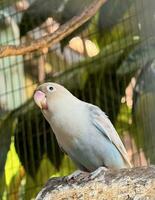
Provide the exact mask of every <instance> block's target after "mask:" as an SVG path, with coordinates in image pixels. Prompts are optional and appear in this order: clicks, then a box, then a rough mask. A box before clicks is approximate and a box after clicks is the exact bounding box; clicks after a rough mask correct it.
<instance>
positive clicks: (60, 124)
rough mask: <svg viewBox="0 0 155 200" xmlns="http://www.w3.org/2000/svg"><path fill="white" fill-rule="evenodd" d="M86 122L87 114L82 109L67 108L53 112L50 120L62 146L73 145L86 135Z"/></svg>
mask: <svg viewBox="0 0 155 200" xmlns="http://www.w3.org/2000/svg"><path fill="white" fill-rule="evenodd" d="M88 124H89V120H88V116H87V114H86V113H85V112H83V110H82V109H80V110H78V109H75V110H74V109H72V110H69V109H68V110H67V111H65V112H61V113H59V112H58V113H55V114H54V115H53V116H52V117H51V120H50V125H51V127H52V129H53V131H54V133H55V136H56V138H57V140H58V143H59V144H60V145H62V147H64V146H66V145H67V146H69V145H70V146H72V145H75V143H76V142H77V141H79V140H82V138H83V137H86V134H87V133H88V130H87V129H88V127H89V125H88Z"/></svg>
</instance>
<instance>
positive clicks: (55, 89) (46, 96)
mask: <svg viewBox="0 0 155 200" xmlns="http://www.w3.org/2000/svg"><path fill="white" fill-rule="evenodd" d="M70 95H71V93H70V92H69V91H68V90H67V89H65V88H64V87H63V86H61V85H59V84H56V83H50V82H49V83H44V84H42V85H40V86H39V87H38V88H37V89H36V91H35V93H34V101H35V103H36V104H37V105H38V106H39V108H40V109H41V110H42V112H43V114H44V115H49V114H52V112H54V110H55V109H54V108H56V107H57V106H60V104H61V103H62V101H63V99H64V100H65V97H68V96H70Z"/></svg>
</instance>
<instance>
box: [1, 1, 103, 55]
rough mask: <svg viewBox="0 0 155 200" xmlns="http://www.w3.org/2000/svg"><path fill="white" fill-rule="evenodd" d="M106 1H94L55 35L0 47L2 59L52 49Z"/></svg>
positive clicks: (62, 26)
mask: <svg viewBox="0 0 155 200" xmlns="http://www.w3.org/2000/svg"><path fill="white" fill-rule="evenodd" d="M105 2H106V0H94V1H93V2H92V3H91V4H90V6H89V7H87V8H86V9H85V10H84V11H83V12H82V13H81V14H80V15H79V16H75V17H73V18H72V19H71V20H69V21H68V22H67V23H65V24H63V25H61V26H60V27H59V28H58V29H57V30H56V31H55V32H54V33H52V34H49V35H47V36H44V37H42V38H40V39H37V40H34V41H32V42H31V43H26V44H22V45H18V46H16V45H5V46H0V58H2V57H6V56H15V55H23V54H27V53H30V52H33V51H36V50H41V49H43V48H47V47H51V46H52V45H54V44H56V43H58V42H59V41H60V40H62V39H63V38H65V37H66V36H68V35H69V34H70V33H72V32H73V31H74V30H76V29H77V28H79V27H80V26H81V25H82V24H84V23H85V22H86V21H88V20H89V19H90V18H91V17H93V16H94V15H95V14H96V12H97V11H98V9H99V8H100V7H101V6H102V5H103V4H104V3H105Z"/></svg>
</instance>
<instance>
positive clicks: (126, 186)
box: [36, 166, 155, 200]
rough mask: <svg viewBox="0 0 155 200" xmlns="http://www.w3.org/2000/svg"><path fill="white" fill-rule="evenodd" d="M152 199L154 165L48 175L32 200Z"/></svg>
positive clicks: (154, 199)
mask: <svg viewBox="0 0 155 200" xmlns="http://www.w3.org/2000/svg"><path fill="white" fill-rule="evenodd" d="M72 199H73V200H75V199H79V200H155V166H150V167H138V168H132V169H122V170H119V171H112V170H106V171H105V169H104V168H102V167H101V168H99V169H98V170H96V171H95V172H93V173H80V174H78V175H77V176H75V177H72V178H71V179H68V178H67V177H60V178H51V179H49V181H48V182H47V183H46V185H45V186H44V188H43V189H42V190H41V191H40V192H39V194H38V195H37V197H36V200H72Z"/></svg>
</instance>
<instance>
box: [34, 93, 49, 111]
mask: <svg viewBox="0 0 155 200" xmlns="http://www.w3.org/2000/svg"><path fill="white" fill-rule="evenodd" d="M34 101H35V103H36V104H37V106H39V108H40V109H42V110H43V109H44V110H47V109H48V107H47V100H46V95H45V93H44V92H42V91H40V90H37V91H36V92H35V93H34Z"/></svg>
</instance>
